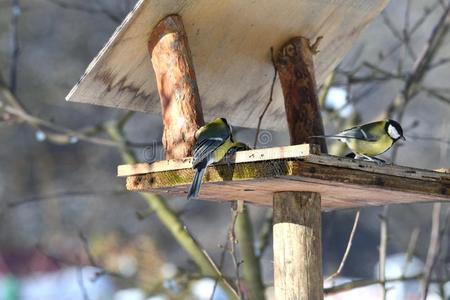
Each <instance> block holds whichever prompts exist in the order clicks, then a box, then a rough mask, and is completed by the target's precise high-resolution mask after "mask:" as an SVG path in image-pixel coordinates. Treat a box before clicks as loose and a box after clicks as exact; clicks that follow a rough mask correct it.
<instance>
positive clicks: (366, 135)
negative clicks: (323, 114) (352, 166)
mask: <svg viewBox="0 0 450 300" xmlns="http://www.w3.org/2000/svg"><path fill="white" fill-rule="evenodd" d="M315 137H322V138H330V139H338V140H340V141H341V142H343V143H346V144H347V146H348V147H349V148H350V150H351V151H352V152H353V153H354V154H355V159H361V158H362V159H366V160H369V161H373V162H377V163H383V162H384V161H383V160H381V159H379V158H376V157H375V156H377V155H380V154H382V153H384V152H386V151H387V150H389V149H390V148H391V147H392V145H393V144H394V143H395V142H397V141H398V140H400V139H402V140H403V141H405V140H406V139H405V137H404V136H403V129H402V127H401V126H400V124H399V123H398V122H397V121H394V120H382V121H377V122H372V123H367V124H364V125H359V126H355V127H353V128H349V129H346V130H344V131H342V132H339V133H337V134H335V135H321V136H315Z"/></svg>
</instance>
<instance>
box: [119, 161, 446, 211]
mask: <svg viewBox="0 0 450 300" xmlns="http://www.w3.org/2000/svg"><path fill="white" fill-rule="evenodd" d="M193 175H194V172H193V170H192V169H191V167H190V166H189V165H186V167H185V168H184V169H175V170H165V171H160V172H154V173H147V174H140V175H130V176H128V177H127V188H128V189H129V190H133V191H150V192H154V193H159V194H162V195H166V196H170V195H171V196H181V197H185V196H186V193H187V190H188V187H189V185H190V183H191V182H192V179H193ZM305 190H306V191H312V192H317V193H320V194H321V197H322V208H323V209H324V210H333V209H343V208H354V207H363V206H379V205H386V204H400V203H415V202H433V201H448V200H450V174H448V173H440V172H434V171H428V170H421V169H416V168H409V167H402V166H394V165H392V166H391V165H386V166H378V165H376V164H374V163H370V162H364V161H357V160H352V159H349V158H342V157H334V156H330V155H324V154H322V155H317V154H310V155H307V156H304V157H300V158H287V159H273V160H267V161H255V162H242V163H232V164H230V165H229V166H228V165H227V164H218V165H213V166H210V167H209V168H208V169H207V171H206V174H205V177H204V181H203V184H202V190H201V192H200V195H199V199H201V200H211V201H233V200H245V201H246V202H250V203H255V204H259V205H266V206H271V205H272V200H273V199H272V195H273V193H274V192H279V191H305Z"/></svg>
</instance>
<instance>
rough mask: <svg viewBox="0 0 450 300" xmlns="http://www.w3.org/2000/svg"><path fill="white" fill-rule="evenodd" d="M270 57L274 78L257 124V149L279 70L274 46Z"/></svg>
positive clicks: (255, 143)
mask: <svg viewBox="0 0 450 300" xmlns="http://www.w3.org/2000/svg"><path fill="white" fill-rule="evenodd" d="M270 59H271V61H272V65H273V78H272V84H271V85H270V93H269V101H267V103H266V106H265V107H264V110H263V112H262V113H261V115H260V116H259V119H258V126H256V133H255V142H254V143H253V148H254V149H256V146H257V145H258V136H259V131H260V130H261V123H262V119H263V118H264V115H265V114H266V112H267V110H268V109H269V106H270V104H271V103H272V101H273V89H274V87H275V82H276V80H277V73H278V71H277V66H276V64H275V58H274V56H273V47H270Z"/></svg>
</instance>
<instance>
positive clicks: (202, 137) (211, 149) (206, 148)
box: [187, 118, 249, 200]
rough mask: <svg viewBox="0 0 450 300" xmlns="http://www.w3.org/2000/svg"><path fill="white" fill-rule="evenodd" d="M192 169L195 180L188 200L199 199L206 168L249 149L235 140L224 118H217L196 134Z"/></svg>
mask: <svg viewBox="0 0 450 300" xmlns="http://www.w3.org/2000/svg"><path fill="white" fill-rule="evenodd" d="M195 139H196V143H195V146H194V153H193V160H192V168H193V169H195V176H194V180H193V181H192V185H191V187H190V189H189V193H188V196H187V198H188V200H189V199H191V198H192V197H197V195H198V193H199V191H200V185H201V183H202V179H203V175H204V173H205V170H206V168H207V167H208V166H209V165H210V164H212V163H215V162H219V161H221V160H222V159H223V158H224V157H225V156H226V155H227V156H228V155H232V154H234V153H235V152H236V151H240V150H247V149H249V148H248V146H247V145H245V144H243V143H240V142H235V141H234V140H233V135H232V128H231V126H230V125H229V124H228V122H227V120H226V119H224V118H217V119H215V120H213V121H211V122H209V123H208V124H206V125H204V126H202V127H200V128H199V129H198V130H197V132H196V133H195Z"/></svg>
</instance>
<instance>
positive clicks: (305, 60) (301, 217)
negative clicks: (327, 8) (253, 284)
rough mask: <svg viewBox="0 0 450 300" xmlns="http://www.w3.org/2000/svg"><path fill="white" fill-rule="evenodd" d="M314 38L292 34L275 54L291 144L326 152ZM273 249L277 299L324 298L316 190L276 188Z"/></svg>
mask: <svg viewBox="0 0 450 300" xmlns="http://www.w3.org/2000/svg"><path fill="white" fill-rule="evenodd" d="M316 47H317V43H316V44H315V45H311V44H310V42H309V40H308V39H306V38H303V37H296V38H293V39H291V40H290V41H289V42H288V43H286V44H285V45H284V46H283V47H282V48H281V50H280V52H279V54H278V57H277V59H276V62H275V63H276V67H277V70H278V74H279V76H280V83H281V87H282V89H283V95H284V102H285V108H286V116H287V121H288V127H289V133H290V136H291V144H301V143H315V144H319V145H320V147H321V151H322V152H324V153H326V151H327V148H326V144H325V141H323V140H320V139H310V138H309V137H310V136H312V135H322V134H324V130H323V123H322V117H321V115H320V109H319V103H318V97H317V93H316V82H315V76H314V64H313V55H314V54H315V53H316ZM273 214H274V226H273V245H274V246H273V247H274V248H273V252H274V273H275V274H274V285H275V299H276V300H282V299H283V300H284V299H289V300H291V299H292V300H294V299H305V300H317V299H323V279H322V246H321V237H320V231H321V209H320V194H317V193H312V192H307V191H305V192H289V191H280V192H279V193H275V194H274V198H273Z"/></svg>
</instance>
